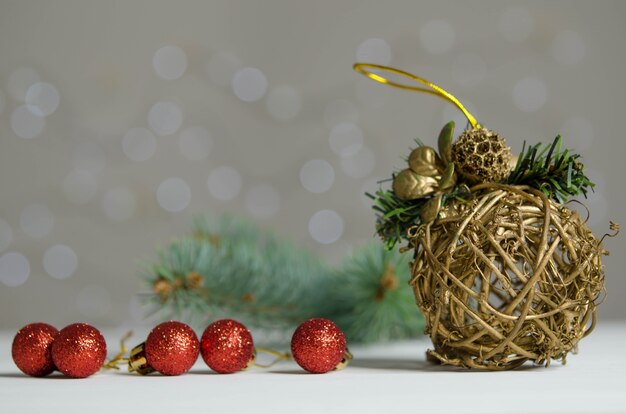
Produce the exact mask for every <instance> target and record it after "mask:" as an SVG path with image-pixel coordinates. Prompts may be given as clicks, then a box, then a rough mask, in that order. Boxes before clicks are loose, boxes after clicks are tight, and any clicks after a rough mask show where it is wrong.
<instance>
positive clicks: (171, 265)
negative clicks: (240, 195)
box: [143, 216, 422, 342]
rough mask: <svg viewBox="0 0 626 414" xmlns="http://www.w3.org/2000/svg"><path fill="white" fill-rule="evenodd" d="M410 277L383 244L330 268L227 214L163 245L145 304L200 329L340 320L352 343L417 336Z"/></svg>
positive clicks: (283, 328)
mask: <svg viewBox="0 0 626 414" xmlns="http://www.w3.org/2000/svg"><path fill="white" fill-rule="evenodd" d="M389 266H391V268H392V269H393V271H394V276H393V281H392V283H391V282H389V272H388V267H389ZM408 278H409V275H408V258H406V257H401V256H400V255H399V254H398V253H397V252H392V251H388V250H387V249H385V248H384V247H383V246H382V245H381V244H374V245H372V246H368V247H365V248H363V249H362V250H359V251H358V252H357V253H355V255H354V256H350V257H348V258H346V260H345V262H344V263H343V265H342V266H341V267H339V268H331V267H330V266H328V265H327V264H326V263H325V262H324V261H323V260H321V259H319V258H318V257H316V256H314V255H312V254H310V253H309V252H308V251H305V250H303V249H298V248H297V247H295V246H294V244H293V243H290V242H288V241H285V240H281V239H279V238H278V237H276V236H275V235H274V234H272V233H271V232H269V231H266V230H262V229H259V228H258V227H257V226H256V225H254V224H253V223H251V222H249V221H247V220H242V219H239V218H234V217H229V216H225V217H222V218H221V219H219V220H210V219H209V218H207V217H198V218H197V219H196V220H195V221H194V225H193V229H192V232H191V235H190V236H188V237H183V238H180V239H177V240H174V241H173V242H171V243H170V244H169V245H168V246H166V247H165V248H163V249H161V250H160V251H159V253H158V255H157V258H156V260H154V261H153V262H152V263H149V264H148V265H146V267H145V270H144V272H143V279H144V281H145V284H146V287H147V288H148V290H149V293H147V295H146V301H145V302H146V310H149V311H150V312H151V313H156V315H155V316H156V318H157V319H162V320H165V319H172V318H174V319H180V320H183V321H185V322H188V323H190V324H192V325H193V326H195V327H196V328H198V329H201V328H203V327H204V326H206V324H208V323H209V322H212V321H214V320H216V319H221V318H233V319H237V320H240V321H241V322H243V323H244V324H246V325H247V326H248V327H250V328H251V329H256V328H261V329H264V330H268V331H270V332H273V333H276V334H278V336H280V337H286V336H287V335H288V334H290V333H291V332H293V329H294V328H295V327H296V326H297V325H298V324H299V323H301V322H302V321H304V320H306V319H308V318H312V317H320V316H321V317H326V318H329V319H331V320H333V321H336V322H337V323H338V324H339V326H340V327H341V328H342V329H344V332H345V333H346V337H347V339H348V341H353V342H371V341H379V340H387V339H399V338H405V337H408V336H418V335H420V333H421V326H422V322H421V321H422V316H421V314H420V313H419V310H418V309H417V308H416V307H415V300H414V298H413V294H412V292H411V289H410V287H409V286H408V285H407V284H406V282H407V280H408Z"/></svg>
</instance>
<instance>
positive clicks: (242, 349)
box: [200, 319, 254, 374]
mask: <svg viewBox="0 0 626 414" xmlns="http://www.w3.org/2000/svg"><path fill="white" fill-rule="evenodd" d="M200 351H201V353H202V359H204V362H206V364H207V365H208V366H209V368H211V369H212V370H213V371H215V372H219V373H220V374H230V373H233V372H237V371H241V370H242V369H245V368H247V367H248V366H249V365H250V363H252V362H253V361H254V343H253V341H252V335H251V334H250V331H249V330H248V328H246V327H245V326H244V325H243V324H241V323H239V322H237V321H234V320H232V319H222V320H219V321H216V322H213V323H212V324H210V325H209V326H208V327H207V328H206V329H205V331H204V333H203V334H202V339H201V341H200Z"/></svg>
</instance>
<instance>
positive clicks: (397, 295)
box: [327, 243, 424, 342]
mask: <svg viewBox="0 0 626 414" xmlns="http://www.w3.org/2000/svg"><path fill="white" fill-rule="evenodd" d="M410 260H411V258H410V256H409V255H406V254H401V253H399V252H398V251H396V250H388V249H386V248H385V247H384V246H382V245H381V244H378V243H370V244H369V245H368V246H366V247H364V248H363V249H361V250H359V251H358V252H357V253H355V254H354V255H353V256H351V257H349V258H346V260H345V261H344V262H343V264H342V265H341V267H339V268H338V269H337V270H336V272H335V275H334V278H333V279H334V280H335V283H334V287H333V289H332V291H331V292H330V297H329V300H328V304H329V306H330V308H329V309H330V310H329V313H328V314H327V315H328V316H327V317H328V318H330V319H332V320H334V321H335V322H336V323H337V324H338V325H339V326H340V327H341V328H342V329H343V331H344V332H345V334H346V336H347V337H348V338H350V339H351V340H353V341H359V342H375V341H387V340H391V339H402V338H412V337H416V336H418V335H419V334H420V333H421V332H422V331H423V328H424V320H423V318H422V316H421V313H420V312H419V311H418V310H417V309H416V308H415V299H414V296H413V292H412V290H411V288H410V287H409V286H408V285H407V283H406V281H407V280H409V279H410V269H409V261H410Z"/></svg>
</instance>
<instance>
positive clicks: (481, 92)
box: [0, 0, 626, 328]
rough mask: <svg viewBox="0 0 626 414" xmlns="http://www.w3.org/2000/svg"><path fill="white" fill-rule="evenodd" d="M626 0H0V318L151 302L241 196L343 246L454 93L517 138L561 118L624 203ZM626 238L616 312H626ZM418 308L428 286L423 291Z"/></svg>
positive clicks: (606, 210) (618, 244)
mask: <svg viewBox="0 0 626 414" xmlns="http://www.w3.org/2000/svg"><path fill="white" fill-rule="evenodd" d="M624 17H626V3H624V2H620V1H605V2H584V1H576V2H572V1H552V2H540V1H533V2H528V1H524V2H522V1H519V2H504V1H495V0H494V1H473V2H451V1H445V2H444V1H420V2H414V1H387V2H372V1H356V0H354V1H341V2H338V1H331V0H320V1H314V2H305V1H286V0H285V1H277V0H268V1H263V2H253V1H232V0H231V1H209V2H204V1H193V2H192V1H176V2H174V1H107V2H98V1H78V0H76V1H49V2H42V1H30V0H29V1H7V0H3V1H1V2H0V200H1V201H0V282H1V283H0V304H1V308H0V309H1V312H0V328H14V327H16V326H20V325H22V324H24V323H27V322H30V321H34V320H45V321H48V322H51V323H56V324H58V325H59V326H62V325H63V324H64V323H69V322H73V321H79V320H81V321H87V322H92V323H96V324H101V325H127V324H129V325H130V324H137V323H140V322H141V319H142V314H141V308H140V306H139V301H138V300H137V298H136V296H135V294H136V293H137V292H139V291H140V290H142V289H143V287H142V285H141V281H140V279H139V277H138V275H137V274H138V272H139V270H140V268H141V266H142V263H143V262H145V261H146V260H149V259H150V258H151V257H153V256H154V253H155V248H157V247H159V246H164V245H165V244H166V243H167V242H168V241H169V240H171V239H172V238H173V237H175V236H176V235H178V234H181V233H184V232H186V231H187V230H188V229H189V226H190V222H191V218H192V216H193V215H195V214H198V213H205V212H210V213H212V214H215V215H220V214H222V213H225V212H230V213H236V214H240V215H245V216H248V217H250V218H252V219H253V220H255V221H257V222H258V223H259V224H260V225H261V226H263V227H265V228H268V229H271V230H273V231H275V232H277V233H279V234H280V235H281V236H284V237H286V238H288V239H290V240H293V241H294V243H296V244H298V245H300V246H303V247H305V248H309V249H311V250H314V251H316V252H318V253H319V254H320V255H322V256H323V257H325V258H326V259H327V260H329V261H330V262H332V263H336V262H338V261H339V260H341V258H342V257H344V256H345V255H347V254H349V253H350V252H351V251H352V250H353V249H354V248H355V247H358V246H360V245H363V244H364V243H366V242H368V241H369V240H371V239H372V238H373V236H374V214H373V212H372V211H371V209H370V203H369V200H368V199H367V198H366V197H365V196H364V195H363V193H364V192H365V191H373V190H375V189H376V188H377V184H376V182H377V181H379V180H381V179H383V178H386V177H388V176H389V175H390V173H391V171H393V170H394V169H396V168H398V167H401V166H402V165H403V160H402V156H404V155H405V154H406V153H407V149H408V148H409V147H410V146H411V145H412V144H413V140H414V138H416V137H419V138H420V139H421V140H422V141H424V142H425V143H430V144H434V142H435V138H436V136H437V133H438V131H439V129H440V128H441V126H442V125H443V123H444V122H447V121H449V120H451V119H453V120H455V121H456V122H457V126H458V127H462V126H464V125H465V121H464V119H463V116H462V114H461V113H460V112H458V111H457V110H456V109H455V108H454V107H452V106H450V105H448V104H446V103H445V102H443V101H440V100H437V99H435V98H433V97H430V96H426V95H418V94H413V93H408V92H404V91H398V90H394V89H390V88H387V87H385V86H382V85H379V84H376V83H374V82H371V81H369V80H367V79H365V78H364V77H362V76H360V75H358V74H356V73H354V72H353V71H352V64H353V63H354V62H355V61H357V60H358V61H368V62H373V63H380V64H388V65H393V66H396V67H399V68H402V69H405V70H408V71H411V72H414V73H416V74H419V75H420V76H423V77H425V78H427V79H429V80H431V81H433V82H435V83H437V84H439V85H441V86H443V87H444V88H446V89H448V90H450V91H451V92H452V93H454V94H455V95H456V96H457V97H458V98H459V99H460V100H461V101H462V102H464V103H465V104H467V106H468V108H469V109H470V111H471V112H472V113H473V114H474V115H476V116H477V117H478V118H479V119H480V121H481V122H482V123H484V124H486V125H487V126H489V127H491V128H492V129H496V130H498V131H499V132H500V133H502V134H503V135H504V136H505V137H506V138H507V141H508V142H509V144H510V145H511V147H512V148H513V150H514V151H515V150H517V151H519V149H521V146H522V143H523V142H524V140H526V141H527V142H529V143H535V142H538V141H544V142H548V141H551V140H552V139H553V138H554V136H555V135H556V134H557V133H560V134H562V135H563V137H564V140H565V142H566V144H567V146H568V147H571V148H573V149H575V150H576V151H578V152H581V153H582V154H583V155H584V161H585V163H586V165H587V167H588V170H589V175H590V177H591V178H592V179H593V180H594V181H595V182H596V183H597V188H596V191H595V192H594V193H593V194H592V195H591V196H590V197H589V199H588V200H586V201H585V202H586V204H587V205H588V206H589V209H590V210H591V213H592V216H591V218H590V224H591V226H592V228H593V229H594V231H595V233H596V234H597V235H602V234H603V233H605V232H606V231H607V230H608V220H609V219H613V220H615V221H623V220H622V217H623V211H624V208H625V207H626V198H625V195H624V191H623V188H624V185H623V175H624V172H625V169H624V160H623V154H625V153H626V141H625V140H624V139H622V136H621V134H622V133H623V119H624V104H623V101H624V97H625V96H626V87H625V82H624V80H623V73H624V67H625V65H626V47H625V46H624V39H626V28H625V27H626V26H625V25H624V24H623V19H624ZM624 246H625V242H624V240H623V238H619V239H613V240H610V241H608V242H607V247H608V248H609V250H611V251H612V252H613V255H612V256H610V257H608V258H607V259H606V270H607V289H608V295H607V299H606V301H605V303H604V304H603V305H602V306H601V307H600V314H601V317H602V318H623V317H624V316H626V312H625V311H626V303H625V302H624V301H623V300H620V292H624V289H625V288H626V278H624V277H623V274H622V273H621V271H620V269H624V268H626V257H625V256H624V255H623V254H622V252H623V250H624ZM416 311H417V308H416Z"/></svg>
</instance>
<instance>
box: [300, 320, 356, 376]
mask: <svg viewBox="0 0 626 414" xmlns="http://www.w3.org/2000/svg"><path fill="white" fill-rule="evenodd" d="M291 353H292V354H293V359H295V361H296V362H297V363H298V365H300V366H301V367H302V368H304V369H305V370H307V371H309V372H311V373H314V374H323V373H325V372H328V371H332V370H334V369H341V368H343V367H344V366H345V365H347V363H348V360H349V359H350V358H351V355H350V353H349V352H348V349H347V347H346V337H345V335H344V334H343V332H342V331H341V329H339V327H338V326H337V325H335V324H334V322H332V321H330V320H328V319H323V318H314V319H309V320H308V321H306V322H304V323H302V324H301V325H300V326H298V328H297V329H296V331H295V332H294V333H293V337H292V338H291Z"/></svg>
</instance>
